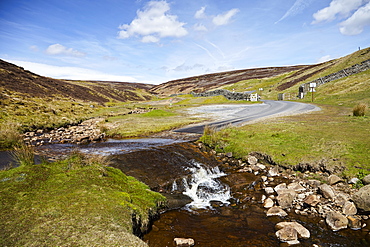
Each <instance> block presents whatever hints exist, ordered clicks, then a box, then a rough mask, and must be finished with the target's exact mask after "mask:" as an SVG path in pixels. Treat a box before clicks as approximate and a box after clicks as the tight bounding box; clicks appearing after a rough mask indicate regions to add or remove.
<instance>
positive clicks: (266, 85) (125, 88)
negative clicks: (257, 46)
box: [0, 48, 370, 103]
mask: <svg viewBox="0 0 370 247" xmlns="http://www.w3.org/2000/svg"><path fill="white" fill-rule="evenodd" d="M368 59H370V48H366V49H363V50H359V51H356V52H354V53H352V54H350V55H347V56H345V57H342V58H338V59H333V60H331V61H328V62H324V63H319V64H313V65H296V66H284V67H267V68H253V69H243V70H235V71H226V72H220V73H213V74H206V75H199V76H193V77H189V78H183V79H178V80H172V81H168V82H165V83H162V84H159V85H150V84H143V83H128V82H109V81H74V80H59V79H52V78H48V77H43V76H39V75H37V74H34V73H32V72H30V71H27V70H24V69H23V68H22V67H19V66H16V65H14V64H11V63H8V62H6V61H3V60H0V90H2V91H3V94H4V93H5V94H9V93H7V91H9V92H16V93H20V94H22V95H24V96H30V97H61V98H69V99H76V100H83V101H92V102H99V103H106V102H109V101H142V100H148V99H150V98H151V97H152V95H153V94H155V95H161V96H169V95H172V94H188V93H190V92H197V93H199V92H204V91H207V90H212V89H228V90H235V91H239V92H240V91H258V90H259V89H263V90H264V91H263V94H264V98H265V99H266V98H270V99H276V95H277V94H278V93H282V92H284V93H285V92H288V93H292V94H293V93H297V92H298V87H299V86H300V85H302V84H303V83H307V82H310V81H313V80H315V79H318V78H320V77H324V76H327V75H330V74H332V73H335V72H338V71H340V70H343V69H345V68H349V67H351V66H353V65H355V64H359V63H361V62H363V61H366V60H368ZM261 92H262V91H261Z"/></svg>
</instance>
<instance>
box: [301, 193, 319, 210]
mask: <svg viewBox="0 0 370 247" xmlns="http://www.w3.org/2000/svg"><path fill="white" fill-rule="evenodd" d="M303 202H304V203H305V204H307V205H309V206H311V207H316V205H317V204H318V203H319V202H320V196H319V195H315V194H312V195H308V196H307V197H306V198H305V199H304V200H303Z"/></svg>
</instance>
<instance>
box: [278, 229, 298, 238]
mask: <svg viewBox="0 0 370 247" xmlns="http://www.w3.org/2000/svg"><path fill="white" fill-rule="evenodd" d="M275 234H276V237H277V238H278V239H279V240H280V241H281V242H289V241H295V242H296V241H297V240H298V232H297V230H296V229H294V228H293V227H284V228H282V229H280V230H278V231H277V232H276V233H275Z"/></svg>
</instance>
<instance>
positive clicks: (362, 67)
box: [298, 59, 370, 99]
mask: <svg viewBox="0 0 370 247" xmlns="http://www.w3.org/2000/svg"><path fill="white" fill-rule="evenodd" d="M368 69H370V59H369V60H366V61H363V62H362V63H360V64H355V65H353V66H352V67H349V68H346V69H343V70H340V71H338V72H335V73H333V74H330V75H327V76H324V77H320V78H318V79H316V80H313V81H310V82H307V83H305V84H302V85H301V86H300V87H299V89H298V90H299V91H298V97H299V98H301V99H302V98H303V97H304V96H305V95H306V94H307V92H309V91H310V83H316V86H317V87H318V86H320V85H322V84H325V83H327V82H330V81H334V80H338V79H341V78H343V77H347V76H350V75H354V74H357V73H360V72H363V71H366V70H368Z"/></svg>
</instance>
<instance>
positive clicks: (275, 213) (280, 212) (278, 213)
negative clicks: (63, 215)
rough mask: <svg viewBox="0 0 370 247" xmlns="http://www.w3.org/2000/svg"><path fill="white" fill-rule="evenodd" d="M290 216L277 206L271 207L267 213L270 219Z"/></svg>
mask: <svg viewBox="0 0 370 247" xmlns="http://www.w3.org/2000/svg"><path fill="white" fill-rule="evenodd" d="M287 215H288V214H287V213H286V212H285V211H284V210H283V209H281V208H280V207H277V206H273V207H271V208H270V209H269V210H268V211H267V213H266V216H267V217H269V216H280V217H285V216H287Z"/></svg>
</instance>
